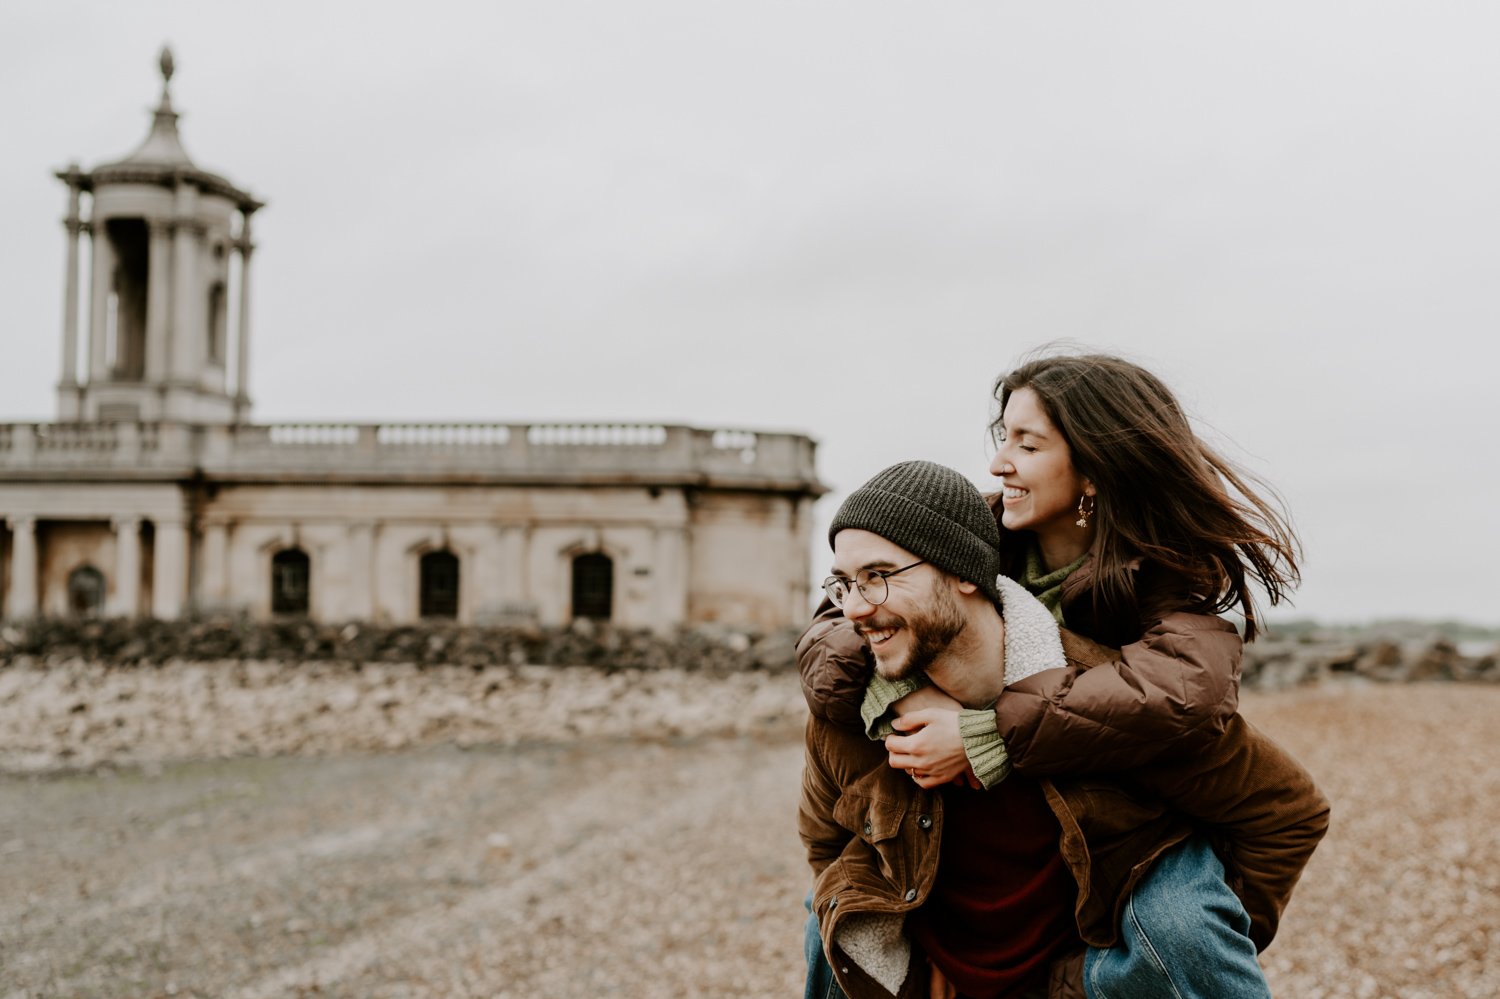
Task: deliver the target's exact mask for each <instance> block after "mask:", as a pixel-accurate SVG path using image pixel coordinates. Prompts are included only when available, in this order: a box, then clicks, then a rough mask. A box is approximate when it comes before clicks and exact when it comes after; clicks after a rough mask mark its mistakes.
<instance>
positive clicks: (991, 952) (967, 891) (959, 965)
mask: <svg viewBox="0 0 1500 999" xmlns="http://www.w3.org/2000/svg"><path fill="white" fill-rule="evenodd" d="M941 793H942V795H943V842H942V854H941V856H940V858H939V860H938V870H937V879H936V881H935V882H934V883H933V887H932V894H931V895H930V896H928V898H927V901H926V902H925V903H923V905H922V907H921V908H920V909H918V910H917V911H916V912H915V913H914V914H913V915H912V916H911V917H910V918H909V920H908V923H909V926H910V929H911V933H912V936H913V937H914V938H915V939H916V940H917V942H918V943H920V944H921V945H922V948H923V949H924V950H925V951H926V952H927V956H928V957H929V958H931V960H932V963H933V964H935V965H937V967H938V970H940V971H941V972H942V973H943V974H944V975H945V976H946V977H947V979H948V980H949V981H950V982H952V983H953V987H954V988H956V989H957V990H958V992H959V994H960V995H961V996H964V997H966V999H1003V997H1006V996H1018V995H1020V994H1022V993H1023V992H1025V991H1026V990H1027V989H1029V988H1031V987H1033V986H1035V985H1036V984H1037V983H1038V982H1039V981H1041V980H1043V978H1044V976H1045V975H1046V974H1047V969H1048V965H1050V964H1051V963H1052V961H1053V959H1054V958H1057V957H1059V956H1061V955H1062V954H1065V953H1067V952H1069V951H1071V950H1076V949H1078V948H1080V947H1082V946H1083V944H1082V941H1081V940H1080V939H1079V936H1078V926H1077V924H1076V922H1075V921H1074V918H1073V906H1074V903H1075V902H1076V901H1077V898H1078V885H1077V883H1076V882H1075V881H1074V880H1073V875H1072V874H1071V873H1070V872H1069V870H1068V867H1067V865H1066V864H1064V863H1063V858H1062V854H1061V853H1060V852H1059V850H1058V838H1059V836H1060V835H1061V832H1062V830H1061V827H1060V826H1058V824H1057V817H1056V816H1055V815H1053V814H1052V810H1051V809H1050V808H1048V807H1047V801H1046V798H1045V797H1044V796H1043V794H1042V788H1041V785H1040V784H1038V783H1037V782H1035V781H1031V780H1027V779H1026V778H1024V777H1019V776H1017V775H1016V774H1011V775H1010V776H1009V777H1007V778H1006V779H1005V780H1004V781H1002V782H1001V783H1000V785H999V786H997V787H996V788H994V789H993V790H990V791H972V790H970V789H969V788H967V787H959V786H957V785H952V784H950V785H948V786H947V787H945V788H944V789H943V790H942V792H941Z"/></svg>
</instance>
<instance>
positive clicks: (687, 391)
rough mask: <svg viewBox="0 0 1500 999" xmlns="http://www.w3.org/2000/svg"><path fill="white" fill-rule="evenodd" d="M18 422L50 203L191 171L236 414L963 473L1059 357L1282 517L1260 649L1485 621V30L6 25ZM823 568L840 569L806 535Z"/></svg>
mask: <svg viewBox="0 0 1500 999" xmlns="http://www.w3.org/2000/svg"><path fill="white" fill-rule="evenodd" d="M3 18H4V22H5V30H4V31H3V32H0V89H3V92H4V93H5V94H6V95H7V104H8V106H9V108H10V112H9V118H8V122H7V125H6V129H5V132H6V136H5V143H4V144H5V148H6V150H7V153H6V155H5V156H4V158H3V162H0V211H3V217H4V218H5V220H6V224H5V227H4V234H3V237H0V275H4V277H3V287H4V294H3V296H0V330H3V331H4V336H5V347H6V350H5V354H6V360H5V364H4V366H3V373H0V419H6V420H17V419H43V418H48V417H50V415H51V413H52V410H53V405H52V401H51V400H52V389H53V385H54V384H55V381H56V377H57V363H58V362H57V357H58V346H57V345H58V342H59V329H60V312H61V309H60V303H61V299H62V277H63V266H62V262H63V256H64V252H63V251H64V232H63V229H62V227H61V226H60V225H59V224H58V220H59V218H60V217H61V215H62V214H63V212H64V210H65V202H66V191H65V189H64V188H63V186H62V185H60V184H59V183H58V182H57V181H56V180H55V179H54V178H53V177H52V176H51V171H52V170H54V169H60V168H62V167H64V166H65V165H66V164H67V162H69V161H70V160H74V159H76V160H79V161H81V162H82V163H83V164H84V165H85V166H88V165H91V164H93V163H96V162H100V161H102V160H106V159H112V158H117V157H119V156H121V155H123V154H124V153H125V152H126V151H128V150H129V149H131V148H133V147H134V146H135V145H136V144H137V143H138V142H139V141H140V138H141V136H142V135H143V134H144V130H145V127H146V125H147V123H148V118H147V116H146V112H148V111H149V109H150V108H151V107H152V106H154V104H155V100H156V97H157V95H158V91H159V81H158V78H157V75H156V71H155V68H154V58H155V54H156V52H157V50H158V49H159V47H160V46H161V45H162V43H163V42H170V43H171V44H172V46H173V47H174V51H175V53H176V57H177V62H178V71H177V75H176V77H175V78H174V81H173V99H174V103H175V106H176V108H177V109H178V110H179V111H180V112H182V113H183V118H182V122H181V130H182V134H183V141H184V145H185V146H186V148H187V150H188V152H189V153H190V154H191V155H192V156H193V158H194V160H195V161H196V162H197V163H198V164H199V165H201V166H203V167H205V168H207V169H209V170H216V171H221V172H223V173H225V174H226V175H228V176H230V177H231V178H233V179H234V180H235V181H236V182H237V183H239V184H241V185H243V186H245V187H247V188H248V189H249V190H250V191H252V192H253V193H254V194H255V195H256V196H258V197H261V198H263V199H265V200H267V201H268V202H269V207H268V208H267V209H265V210H263V211H261V212H260V213H259V214H257V216H256V219H255V223H256V242H257V244H258V246H259V251H258V253H257V255H256V260H255V267H256V274H255V281H254V290H253V291H252V292H251V298H252V305H253V309H254V321H253V322H254V329H255V342H254V345H253V350H252V357H251V372H252V375H251V389H252V392H253V395H254V398H255V411H254V416H255V419H256V420H258V421H273V422H274V421H280V420H296V419H315V420H335V419H336V420H345V419H366V420H398V419H410V420H418V419H420V420H482V421H528V420H605V421H661V422H669V423H670V422H682V423H690V424H694V425H705V426H714V427H719V426H727V427H747V428H754V429H771V430H792V431H796V432H800V433H807V434H810V435H811V436H813V437H814V438H815V439H817V440H818V441H819V444H820V447H819V452H818V468H819V472H820V474H821V476H822V478H823V480H824V481H825V482H827V483H828V484H829V485H830V486H831V487H832V489H833V492H832V493H830V494H829V495H828V496H827V497H825V498H824V499H823V500H821V501H820V502H819V504H818V506H817V507H816V513H815V516H816V518H817V522H818V524H820V525H822V524H826V522H827V520H828V519H829V518H830V517H831V516H832V512H833V511H834V510H835V509H836V508H837V504H838V502H839V501H840V499H841V496H842V494H843V493H845V492H846V491H847V490H848V489H850V488H852V487H853V486H855V485H857V484H858V483H859V482H861V481H863V480H864V479H865V478H866V477H868V476H869V475H870V474H872V473H873V472H874V471H876V470H878V469H879V468H881V467H884V466H885V465H886V464H889V463H890V462H892V461H895V460H899V459H903V458H909V457H926V458H931V459H934V460H938V461H942V462H945V463H948V464H951V465H953V466H955V467H957V468H960V469H962V470H963V471H965V472H966V473H968V474H970V475H971V476H972V477H973V478H974V480H975V481H976V482H977V483H980V484H981V485H983V484H985V483H986V482H987V480H988V475H987V472H986V465H987V461H988V457H989V441H988V437H987V434H986V427H987V423H988V420H989V419H990V417H991V416H992V404H991V400H990V390H991V387H992V384H993V381H994V379H995V377H996V376H997V375H998V374H999V373H1001V372H1002V371H1004V370H1006V368H1007V367H1008V366H1010V365H1011V364H1012V363H1013V362H1014V361H1015V360H1016V359H1017V358H1018V357H1020V356H1021V355H1022V354H1024V353H1026V352H1027V351H1029V350H1031V349H1033V348H1035V347H1037V346H1039V345H1042V344H1044V343H1048V342H1051V341H1055V340H1067V341H1071V342H1072V343H1074V344H1075V345H1083V346H1087V347H1093V348H1098V349H1100V350H1105V351H1114V352H1119V353H1123V354H1125V355H1126V356H1128V357H1131V358H1133V359H1135V360H1137V361H1139V362H1141V363H1143V364H1144V365H1146V366H1147V367H1149V368H1151V369H1153V370H1155V371H1157V372H1158V373H1159V374H1161V375H1162V376H1163V377H1164V378H1165V379H1166V380H1167V381H1168V383H1169V384H1170V385H1171V386H1172V387H1173V388H1174V389H1175V390H1176V391H1177V392H1178V393H1179V395H1180V396H1181V398H1182V399H1183V400H1184V402H1185V403H1186V405H1187V406H1188V407H1189V409H1190V411H1191V413H1192V414H1193V416H1194V417H1195V418H1196V419H1197V421H1198V422H1199V425H1200V427H1201V428H1202V429H1203V430H1204V432H1205V433H1206V434H1208V435H1210V436H1212V437H1213V439H1215V440H1216V441H1218V442H1220V443H1221V444H1222V446H1223V448H1224V450H1226V451H1227V452H1228V453H1229V454H1230V455H1231V456H1232V457H1234V458H1236V459H1238V460H1239V461H1241V462H1242V463H1244V464H1245V465H1246V466H1248V467H1249V468H1250V469H1251V470H1253V471H1255V472H1257V473H1259V474H1261V475H1262V476H1264V477H1265V478H1266V479H1267V480H1269V481H1270V482H1271V483H1272V484H1274V485H1275V486H1276V487H1278V488H1279V489H1280V490H1281V492H1282V493H1283V494H1284V496H1285V499H1286V501H1287V504H1288V506H1289V507H1290V509H1291V511H1292V513H1293V515H1294V517H1295V520H1296V523H1297V526H1298V527H1299V529H1300V531H1301V533H1302V536H1303V539H1304V541H1305V543H1306V546H1307V572H1306V582H1305V584H1304V586H1303V587H1302V589H1301V591H1300V592H1299V594H1298V595H1297V597H1296V605H1295V607H1294V608H1290V609H1288V610H1286V611H1284V612H1283V616H1285V615H1286V614H1291V615H1294V616H1297V617H1312V618H1318V619H1321V620H1324V621H1348V622H1358V621H1366V620H1370V619H1374V618H1388V617H1418V618H1457V619H1462V620H1467V621H1470V622H1474V623H1479V624H1485V625H1495V624H1497V623H1500V609H1497V607H1496V600H1495V587H1494V585H1493V583H1492V581H1490V580H1489V578H1488V575H1489V573H1488V566H1489V565H1490V564H1492V563H1493V561H1494V560H1495V558H1496V557H1497V556H1500V523H1497V521H1496V519H1495V518H1494V517H1492V516H1490V514H1489V512H1488V505H1489V504H1488V498H1489V497H1490V496H1492V495H1494V494H1495V493H1496V491H1497V488H1500V471H1497V468H1496V465H1495V464H1494V463H1493V462H1491V461H1489V460H1488V459H1487V456H1488V454H1489V453H1490V451H1491V450H1492V448H1491V446H1490V441H1489V433H1490V431H1491V430H1492V429H1493V428H1494V427H1495V426H1496V424H1497V417H1500V401H1497V399H1500V396H1497V394H1496V393H1495V392H1494V391H1492V390H1491V388H1490V387H1489V383H1490V381H1491V375H1492V372H1493V369H1494V367H1495V362H1496V361H1497V359H1500V346H1497V343H1500V340H1497V338H1496V337H1495V336H1494V335H1493V331H1494V330H1495V328H1496V326H1497V319H1500V299H1497V297H1496V296H1495V295H1494V294H1493V293H1491V292H1489V291H1487V290H1486V289H1487V288H1488V287H1489V285H1490V284H1491V281H1490V280H1488V278H1489V276H1490V274H1491V272H1492V271H1493V270H1494V269H1495V265H1496V263H1497V254H1500V250H1497V241H1496V237H1495V233H1496V230H1497V222H1500V203H1497V201H1500V194H1497V186H1496V185H1495V183H1494V177H1495V176H1496V173H1497V166H1500V163H1497V160H1500V140H1497V139H1496V135H1497V134H1500V130H1497V128H1496V125H1497V122H1496V116H1497V115H1500V110H1497V106H1496V104H1495V102H1494V101H1493V100H1491V99H1490V96H1491V95H1493V94H1494V93H1495V92H1496V88H1497V85H1500V68H1497V65H1496V62H1495V60H1494V59H1492V58H1491V57H1490V56H1491V53H1490V51H1489V45H1488V41H1487V40H1488V39H1489V38H1491V37H1493V35H1494V29H1495V28H1496V27H1497V25H1496V23H1495V22H1496V21H1497V20H1500V13H1497V12H1495V11H1494V10H1493V9H1491V8H1490V7H1488V6H1486V5H1481V4H1470V3H1447V2H1439V3H1434V4H1425V5H1423V6H1422V7H1421V8H1420V9H1418V8H1415V7H1412V6H1411V5H1408V4H1397V3H1377V4H1359V5H1353V4H1343V3H1313V4H1307V3H1296V4H1292V3H1269V4H1262V5H1257V6H1256V7H1255V8H1254V9H1243V8H1233V9H1231V8H1211V7H1210V8H1205V7H1203V6H1202V5H1194V4H1187V3H1181V4H1177V3H1151V4H1145V5H1132V6H1130V7H1127V8H1103V9H1101V8H1097V7H1094V6H1084V5H1076V4H1049V5H1045V6H1042V7H1038V6H1036V5H1019V4H999V5H996V4H960V5H944V6H943V7H941V8H937V9H930V8H923V9H920V10H919V9H916V8H913V7H910V6H909V5H904V4H887V3H879V2H877V3H868V2H862V3H858V4H855V3H826V2H811V3H807V2H799V3H795V4H791V3H785V4H783V3H764V4H754V5H748V4H743V5H709V6H705V5H702V4H692V3H687V2H672V0H640V2H636V3H631V4H623V5H622V4H610V3H576V2H575V3H567V2H565V3H557V4H546V5H539V6H538V5H520V4H501V5H490V6H486V7H483V8H480V7H477V6H475V5H467V4H445V3H432V4H424V5H421V6H420V7H409V6H401V5H384V4H366V5H361V6H358V7H355V6H352V5H338V4H325V5H315V6H310V7H309V6H306V5H300V4H297V5H294V4H277V3H269V4H264V5H260V6H257V8H256V11H255V13H254V15H253V16H246V15H245V14H244V12H242V11H240V10H238V9H235V8H230V7H222V6H218V5H210V6H205V5H195V4H188V3H147V4H133V5H130V6H128V7H124V6H118V5H92V4H70V3H58V4H50V3H49V4H42V3H17V4H7V6H6V10H5V12H4V14H3ZM811 533H812V541H811V544H812V546H813V554H812V568H813V574H814V575H815V576H821V575H822V573H823V571H824V568H825V563H826V547H825V546H824V544H823V542H822V540H821V536H822V530H821V528H818V529H814V530H813V531H812V532H811Z"/></svg>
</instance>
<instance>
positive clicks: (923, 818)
mask: <svg viewBox="0 0 1500 999" xmlns="http://www.w3.org/2000/svg"><path fill="white" fill-rule="evenodd" d="M917 825H919V826H921V827H922V828H923V829H931V828H932V816H931V815H918V816H917Z"/></svg>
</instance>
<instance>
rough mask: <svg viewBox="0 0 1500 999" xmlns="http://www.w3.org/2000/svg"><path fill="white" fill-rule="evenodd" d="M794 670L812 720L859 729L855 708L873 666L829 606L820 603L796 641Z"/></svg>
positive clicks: (847, 625) (862, 643)
mask: <svg viewBox="0 0 1500 999" xmlns="http://www.w3.org/2000/svg"><path fill="white" fill-rule="evenodd" d="M797 667H798V669H799V670H801V673H802V695H803V696H804V697H805V698H807V707H808V710H810V711H811V712H812V714H813V717H815V718H821V719H823V720H824V721H828V722H832V723H833V724H835V725H840V726H843V727H844V728H854V729H863V727H864V722H863V721H862V720H861V719H860V716H859V707H860V704H861V703H862V702H863V701H864V696H865V687H866V685H867V684H868V683H869V682H870V673H871V672H872V671H873V669H874V664H873V663H872V662H871V660H870V652H869V649H868V648H867V647H866V646H865V640H864V639H863V638H860V637H859V635H858V634H857V633H856V632H855V630H854V625H853V624H851V623H850V622H849V621H847V620H845V618H844V615H843V614H842V613H841V612H840V611H839V609H838V608H837V607H835V606H833V604H832V602H830V601H828V600H824V601H823V603H822V604H821V605H820V606H819V607H818V613H817V614H816V615H815V616H814V617H813V620H812V624H810V625H809V626H808V628H807V630H806V631H805V632H803V633H802V637H801V638H799V639H797Z"/></svg>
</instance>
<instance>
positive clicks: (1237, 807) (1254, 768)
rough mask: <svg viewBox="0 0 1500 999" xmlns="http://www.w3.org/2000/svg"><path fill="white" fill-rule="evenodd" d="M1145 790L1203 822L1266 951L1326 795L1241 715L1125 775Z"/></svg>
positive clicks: (1322, 824) (1321, 823)
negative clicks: (1199, 743)
mask: <svg viewBox="0 0 1500 999" xmlns="http://www.w3.org/2000/svg"><path fill="white" fill-rule="evenodd" d="M1131 779H1132V782H1133V783H1134V784H1136V785H1137V786H1138V787H1140V788H1141V789H1142V790H1143V791H1145V792H1146V793H1148V794H1150V795H1153V796H1155V797H1157V798H1159V799H1160V800H1162V801H1164V802H1166V803H1167V804H1169V805H1171V806H1172V807H1173V808H1175V809H1176V810H1178V811H1179V812H1182V813H1183V814H1184V815H1187V816H1188V817H1189V818H1191V819H1194V820H1196V821H1197V822H1198V823H1199V824H1200V825H1202V826H1204V827H1206V830H1207V831H1208V832H1209V833H1210V835H1211V836H1212V838H1213V839H1214V841H1215V846H1216V847H1217V848H1218V850H1219V852H1220V853H1221V855H1223V857H1224V859H1225V876H1226V879H1227V881H1228V882H1229V886H1230V887H1231V888H1233V889H1234V891H1235V892H1236V893H1237V894H1238V895H1239V897H1240V901H1242V902H1243V903H1244V904H1245V911H1246V912H1247V913H1248V914H1249V916H1250V937H1251V939H1252V940H1254V941H1255V947H1256V949H1257V950H1265V948H1266V946H1267V945H1268V944H1270V942H1271V939H1272V938H1273V937H1274V936H1275V935H1276V927H1277V925H1278V924H1279V923H1280V921H1281V914H1282V912H1283V911H1284V910H1285V909H1286V904H1287V901H1288V899H1290V898H1291V895H1292V889H1293V888H1294V887H1296V884H1297V880H1298V879H1299V878H1300V877H1301V876H1302V870H1303V868H1305V867H1306V866H1307V862H1308V859H1309V858H1310V857H1311V856H1312V853H1313V850H1314V848H1316V847H1317V845H1318V842H1319V840H1321V839H1322V838H1323V834H1324V833H1325V832H1327V831H1328V818H1329V812H1330V808H1329V804H1328V799H1327V798H1325V797H1324V796H1323V794H1322V793H1321V792H1320V791H1319V790H1318V788H1317V786H1316V785H1315V784H1314V783H1313V779H1312V776H1311V775H1310V774H1309V773H1308V772H1307V771H1306V770H1305V769H1303V767H1302V765H1301V764H1299V763H1298V762H1297V761H1296V760H1295V759H1294V758H1293V757H1292V756H1291V754H1290V753H1288V752H1287V751H1286V750H1284V749H1282V748H1281V747H1280V746H1279V745H1277V744H1276V742H1275V741H1273V740H1272V739H1270V738H1269V737H1268V736H1266V735H1265V734H1263V733H1262V732H1260V731H1259V730H1258V729H1256V728H1255V726H1253V725H1251V724H1250V723H1249V722H1247V721H1245V719H1244V718H1242V717H1240V716H1239V715H1235V716H1234V717H1233V718H1231V719H1230V721H1229V725H1228V727H1227V728H1226V730H1225V732H1224V734H1223V735H1222V736H1220V737H1219V738H1218V739H1216V740H1214V742H1213V744H1212V745H1211V746H1209V747H1208V748H1207V749H1205V750H1204V751H1202V752H1200V753H1194V754H1191V755H1188V756H1185V757H1181V758H1176V759H1174V760H1172V761H1171V762H1170V763H1162V764H1158V765H1156V766H1150V767H1143V768H1141V769H1140V770H1138V771H1136V772H1135V773H1134V774H1132V775H1131Z"/></svg>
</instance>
